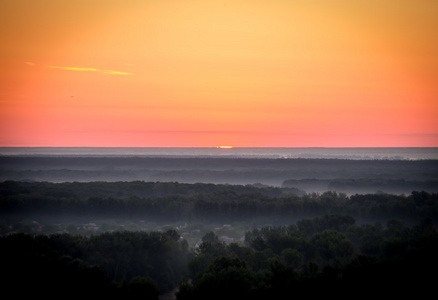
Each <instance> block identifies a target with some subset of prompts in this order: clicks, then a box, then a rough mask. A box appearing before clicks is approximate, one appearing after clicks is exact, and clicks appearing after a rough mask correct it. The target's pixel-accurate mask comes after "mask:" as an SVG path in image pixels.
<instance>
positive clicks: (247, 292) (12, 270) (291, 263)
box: [0, 215, 438, 300]
mask: <svg viewBox="0 0 438 300" xmlns="http://www.w3.org/2000/svg"><path fill="white" fill-rule="evenodd" d="M299 224H301V226H299ZM303 224H306V226H302V225H303ZM321 224H325V225H324V226H322V225H321ZM317 225H318V226H319V228H318V230H314V231H308V228H316V226H317ZM436 253H438V233H437V231H436V228H435V226H434V224H433V223H432V222H431V220H430V219H426V220H423V221H422V222H420V223H418V224H417V225H415V226H412V227H408V226H406V225H405V224H404V223H403V222H400V221H396V220H392V221H389V222H388V223H387V224H386V225H385V226H383V225H382V224H362V225H356V224H355V222H354V219H353V220H352V219H351V218H350V217H348V216H336V215H329V216H324V217H322V218H314V219H309V220H302V222H298V225H297V224H291V225H288V226H267V227H263V228H259V229H254V230H252V231H249V232H247V234H246V236H245V242H244V243H243V244H236V243H231V244H225V243H224V242H222V241H221V240H220V239H219V238H218V237H217V236H216V235H215V234H214V233H213V232H210V233H208V234H206V235H205V236H204V237H203V239H202V243H201V244H200V246H199V248H196V249H188V247H187V243H186V242H185V240H184V239H182V238H181V237H180V236H179V235H178V233H177V232H175V231H173V230H169V231H167V232H151V233H144V232H127V231H124V232H113V233H104V234H100V235H94V236H90V237H86V236H74V235H69V234H55V235H50V236H45V235H28V234H13V235H9V236H3V237H0V265H1V278H0V282H1V286H2V291H3V292H4V293H5V294H6V293H13V294H14V295H16V296H17V297H21V296H23V297H24V296H25V295H26V293H27V292H28V291H32V294H33V295H34V296H37V295H38V296H44V297H45V298H55V297H56V298H60V297H65V296H66V295H68V296H72V297H84V296H89V297H99V298H108V299H113V298H118V299H120V298H123V299H125V298H127V299H134V298H147V299H157V297H158V295H159V294H160V293H164V292H168V291H171V290H174V289H175V288H176V287H179V288H178V292H177V299H179V300H181V299H182V300H184V299H224V298H239V299H268V298H273V299H278V298H284V296H285V295H293V296H296V297H298V296H302V297H327V296H336V297H337V298H341V299H347V298H351V297H352V295H359V294H360V295H361V296H368V297H374V296H375V294H376V293H378V294H379V295H385V294H386V295H391V296H399V295H408V294H409V293H415V295H416V296H417V297H421V295H423V294H424V293H429V292H430V291H432V290H433V288H434V284H435V281H436V278H437V277H436V270H437V269H438V258H437V255H436ZM291 297H292V296H291Z"/></svg>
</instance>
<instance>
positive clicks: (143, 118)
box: [0, 0, 438, 147]
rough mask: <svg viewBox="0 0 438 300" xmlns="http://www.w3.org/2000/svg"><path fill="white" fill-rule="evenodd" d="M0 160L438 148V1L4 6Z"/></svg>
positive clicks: (17, 1)
mask: <svg viewBox="0 0 438 300" xmlns="http://www.w3.org/2000/svg"><path fill="white" fill-rule="evenodd" d="M0 25H1V26H0V45H1V46H0V67H1V73H0V146H101V147H104V146H119V147H123V146H136V147H138V146H141V147H215V146H217V145H233V146H235V147H392V146H394V147H416V146H418V147H425V146H434V147H437V146H438V117H437V116H438V34H437V32H438V1H431V0H397V1H381V0H366V1H365V0H363V1H362V0H357V1H351V0H326V1H322V0H306V1H305V0H290V1H287V0H269V1H268V0H251V1H249V0H248V1H247V0H234V1H230V0H221V1H216V0H212V1H206V0H203V1H196V0H180V1H178V0H166V1H156V0H154V1H152V0H150V1H145V0H134V1H131V0H123V1H122V0H68V1H67V0H65V1H64V0H38V1H35V0H2V1H1V2H0Z"/></svg>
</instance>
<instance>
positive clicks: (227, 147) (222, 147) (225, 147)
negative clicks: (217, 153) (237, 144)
mask: <svg viewBox="0 0 438 300" xmlns="http://www.w3.org/2000/svg"><path fill="white" fill-rule="evenodd" d="M217 147H218V148H219V149H231V148H233V146H217Z"/></svg>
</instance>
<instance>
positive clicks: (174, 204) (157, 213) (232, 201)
mask: <svg viewBox="0 0 438 300" xmlns="http://www.w3.org/2000/svg"><path fill="white" fill-rule="evenodd" d="M437 199H438V194H437V193H428V192H424V191H413V192H412V193H411V194H409V195H404V194H402V195H395V194H386V193H374V194H355V195H350V196H347V195H346V194H343V193H337V192H332V191H329V192H324V193H321V194H319V193H304V194H297V193H296V191H295V190H293V189H292V190H291V189H288V188H274V187H266V186H256V185H246V186H242V185H219V184H201V183H198V184H182V183H176V182H170V183H151V182H116V183H108V182H90V183H77V182H73V183H47V182H38V183H26V182H15V181H7V182H2V183H0V214H1V215H2V216H3V217H11V216H20V217H21V216H28V217H29V218H30V217H32V216H35V215H46V216H52V217H55V216H58V217H59V218H63V217H66V216H71V215H80V216H83V217H84V216H106V217H129V218H132V217H136V218H148V219H150V220H158V219H160V220H163V219H164V220H167V221H169V222H172V221H206V220H208V221H224V222H232V221H239V220H241V221H248V220H254V219H258V218H259V219H261V218H264V219H268V220H271V221H272V222H281V223H284V222H291V220H296V219H300V218H305V217H315V216H320V215H323V214H328V213H329V214H348V215H351V216H353V217H355V218H356V219H358V220H362V219H363V220H378V221H379V220H384V221H386V220H388V219H390V218H400V219H403V220H405V221H408V222H417V221H418V220H420V219H423V218H432V219H433V220H436V217H437V216H438V201H437Z"/></svg>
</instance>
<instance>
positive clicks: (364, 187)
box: [0, 156, 438, 299]
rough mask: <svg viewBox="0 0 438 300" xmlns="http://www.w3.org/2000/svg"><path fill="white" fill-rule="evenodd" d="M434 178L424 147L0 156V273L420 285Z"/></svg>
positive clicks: (335, 286) (122, 283)
mask: <svg viewBox="0 0 438 300" xmlns="http://www.w3.org/2000/svg"><path fill="white" fill-rule="evenodd" d="M437 183H438V161H436V160H415V161H414V160H347V159H284V158H278V159H277V158H275V159H273V158H269V159H268V158H236V157H233V158H230V157H229V158H224V157H131V156H130V157H73V156H44V157H36V156H0V252H1V253H0V259H1V260H2V262H1V265H2V278H1V280H2V283H3V286H4V290H5V292H14V293H15V294H16V295H20V293H23V292H24V291H26V290H29V289H32V291H34V295H42V296H45V297H49V298H52V297H53V298H54V297H59V295H60V294H59V293H64V294H65V293H66V292H65V291H69V294H71V295H75V296H78V297H79V296H81V295H84V294H87V295H93V296H96V297H106V298H121V297H123V298H134V297H143V298H145V297H149V298H151V299H158V298H162V299H165V298H166V297H170V298H176V299H207V298H208V299H216V298H217V299H223V298H224V297H231V296H233V297H234V298H236V297H237V298H244V299H266V298H279V297H281V296H282V295H285V294H288V295H294V296H306V297H309V296H310V297H319V296H327V295H336V296H337V297H338V298H339V297H340V298H347V297H351V294H349V291H351V290H352V289H354V290H355V292H356V293H357V292H359V291H360V293H361V295H367V296H372V295H373V293H376V292H379V293H381V294H386V295H390V296H398V295H407V294H408V293H412V294H415V295H416V296H420V295H421V294H422V293H426V292H430V291H432V289H433V284H434V280H435V279H436V276H434V275H430V274H431V273H430V270H435V269H436V268H437V267H438V261H437V258H436V253H437V250H438V233H437V222H438V194H437V192H438V184H437ZM365 287H366V288H365ZM23 295H24V294H23Z"/></svg>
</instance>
